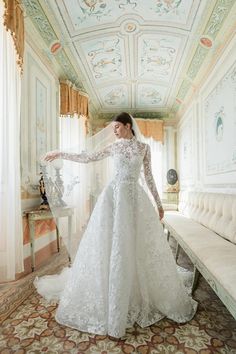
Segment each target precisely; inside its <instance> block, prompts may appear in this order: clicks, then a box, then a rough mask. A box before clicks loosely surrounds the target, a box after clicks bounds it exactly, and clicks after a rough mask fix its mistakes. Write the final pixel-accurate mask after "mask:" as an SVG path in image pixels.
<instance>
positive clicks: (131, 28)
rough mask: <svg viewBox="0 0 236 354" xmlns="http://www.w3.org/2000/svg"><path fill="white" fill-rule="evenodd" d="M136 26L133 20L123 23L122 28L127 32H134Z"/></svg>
mask: <svg viewBox="0 0 236 354" xmlns="http://www.w3.org/2000/svg"><path fill="white" fill-rule="evenodd" d="M136 28H137V26H136V24H135V23H133V22H128V23H126V24H125V26H124V30H125V31H126V32H127V33H130V32H134V31H135V30H136Z"/></svg>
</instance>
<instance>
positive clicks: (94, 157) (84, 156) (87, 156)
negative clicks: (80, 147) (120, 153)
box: [45, 145, 112, 163]
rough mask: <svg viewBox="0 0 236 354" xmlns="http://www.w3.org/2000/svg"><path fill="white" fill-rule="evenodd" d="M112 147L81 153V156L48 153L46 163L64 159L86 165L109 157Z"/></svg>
mask: <svg viewBox="0 0 236 354" xmlns="http://www.w3.org/2000/svg"><path fill="white" fill-rule="evenodd" d="M111 149H112V145H108V146H107V147H106V148H105V149H103V150H101V151H97V152H92V153H87V152H82V153H81V154H76V153H67V152H60V151H50V152H48V153H47V154H46V156H45V160H46V161H53V160H55V159H65V160H70V161H75V162H82V163H88V162H92V161H99V160H102V159H105V158H106V157H108V156H110V155H111Z"/></svg>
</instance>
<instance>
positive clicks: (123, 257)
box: [34, 113, 197, 338]
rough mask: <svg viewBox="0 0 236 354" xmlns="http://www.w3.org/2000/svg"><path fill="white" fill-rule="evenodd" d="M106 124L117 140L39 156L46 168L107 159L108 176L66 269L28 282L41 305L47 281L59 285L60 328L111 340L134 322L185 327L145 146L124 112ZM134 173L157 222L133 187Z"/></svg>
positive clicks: (188, 309) (189, 313) (190, 304)
mask: <svg viewBox="0 0 236 354" xmlns="http://www.w3.org/2000/svg"><path fill="white" fill-rule="evenodd" d="M111 124H112V125H113V131H114V134H115V136H116V138H117V139H116V141H115V142H114V143H112V144H110V145H108V146H107V147H105V148H104V149H102V150H101V151H99V152H93V153H81V154H69V153H63V152H62V153H61V152H49V153H47V154H46V157H45V160H47V161H53V160H54V159H58V158H63V159H67V160H72V161H76V162H79V163H88V162H92V161H98V160H101V159H105V158H107V157H109V156H111V157H112V158H113V160H114V173H113V178H112V180H111V181H110V183H109V184H108V185H107V186H106V187H105V188H104V189H103V191H102V193H101V194H100V196H99V198H98V200H97V203H96V205H95V207H94V210H93V212H92V215H91V217H90V220H89V222H88V225H87V228H86V230H85V232H84V235H83V238H82V241H81V243H80V245H79V248H78V250H77V254H76V257H75V259H74V262H73V265H72V267H71V268H68V269H67V271H65V272H64V273H62V274H61V275H55V276H51V277H50V276H45V277H42V278H40V279H36V280H35V282H34V283H35V286H36V288H37V290H38V292H39V293H40V294H41V295H42V296H44V297H46V298H48V299H49V298H52V297H53V296H51V294H50V291H51V290H53V289H51V288H52V284H53V283H52V282H53V280H54V281H55V280H56V282H60V284H63V286H62V288H63V289H62V291H61V293H60V295H59V299H58V300H59V305H58V308H57V312H56V321H57V322H59V323H60V324H63V325H66V326H69V327H72V328H75V329H78V330H80V331H84V332H90V333H95V334H100V335H104V334H109V335H110V336H112V337H117V338H119V337H122V336H123V335H124V334H125V331H126V328H128V327H131V326H132V325H133V324H134V323H135V322H136V323H138V324H139V325H140V326H141V327H146V326H150V325H152V324H154V323H155V322H157V321H160V320H161V319H162V318H164V317H168V318H169V319H172V320H173V321H176V322H178V323H184V322H187V321H189V320H191V319H192V317H193V316H194V314H195V312H196V309H197V302H196V301H195V300H193V299H192V298H191V297H190V296H189V295H188V293H187V289H186V288H185V286H184V283H183V280H182V278H181V276H180V274H179V272H178V271H177V267H176V264H175V261H174V258H173V255H172V252H171V249H170V247H169V244H168V242H167V240H166V238H165V236H164V233H163V227H162V224H161V221H160V219H162V218H163V216H164V211H163V208H162V204H161V200H160V198H159V195H158V191H157V189H156V185H155V182H154V179H153V176H152V170H151V154H150V147H149V145H147V144H145V143H143V142H141V141H139V140H138V139H137V136H136V135H138V128H137V124H136V122H135V121H134V119H133V118H132V117H131V116H130V115H129V114H128V113H121V114H119V115H117V116H116V117H115V118H114V120H113V122H112V123H111ZM142 166H143V170H144V176H145V181H146V184H147V186H148V188H149V190H150V192H151V194H152V196H153V198H154V200H155V203H156V205H157V209H158V213H159V217H158V215H157V213H156V210H155V208H154V206H153V204H152V202H151V201H150V199H149V197H148V195H147V193H146V192H145V191H144V189H143V187H142V186H141V185H140V183H139V177H140V173H141V168H142ZM52 277H53V279H52ZM50 286H51V288H50ZM50 289H51V290H50ZM50 296H51V297H50Z"/></svg>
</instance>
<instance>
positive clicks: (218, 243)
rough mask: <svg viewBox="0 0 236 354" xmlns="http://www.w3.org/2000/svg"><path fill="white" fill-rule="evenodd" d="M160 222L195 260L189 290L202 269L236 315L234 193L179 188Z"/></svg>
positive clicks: (235, 198)
mask: <svg viewBox="0 0 236 354" xmlns="http://www.w3.org/2000/svg"><path fill="white" fill-rule="evenodd" d="M163 223H164V227H165V228H166V229H167V230H168V236H167V237H169V235H171V236H173V237H174V238H175V239H176V241H177V249H176V260H177V257H178V251H179V246H180V247H181V248H182V249H183V250H184V251H185V252H186V253H187V255H188V256H189V258H190V259H191V261H192V262H193V264H194V279H193V284H192V291H193V290H194V288H195V286H196V284H197V279H198V276H199V273H201V274H202V276H203V277H204V278H205V279H206V280H207V282H208V283H209V284H210V285H211V287H212V288H213V290H214V291H215V292H216V294H217V295H218V296H219V298H220V299H221V301H222V302H223V303H224V304H225V306H226V307H227V308H228V310H229V311H230V312H231V314H232V315H233V316H234V318H235V319H236V194H235V195H232V194H231V195H230V194H217V193H198V192H185V191H184V192H180V195H179V206H178V211H167V212H166V213H165V217H164V220H163Z"/></svg>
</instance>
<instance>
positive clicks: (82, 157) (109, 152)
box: [61, 136, 162, 208]
mask: <svg viewBox="0 0 236 354" xmlns="http://www.w3.org/2000/svg"><path fill="white" fill-rule="evenodd" d="M61 157H62V158H64V159H67V160H73V161H77V162H82V163H88V162H92V161H98V160H102V159H104V158H107V157H112V158H113V159H114V173H113V182H114V181H115V182H116V184H117V183H124V182H132V183H133V182H138V179H139V177H140V174H141V168H142V165H143V172H144V177H145V180H146V183H147V186H148V188H149V190H150V191H151V193H152V195H153V198H154V199H155V202H156V204H157V206H158V208H160V207H161V206H162V204H161V200H160V197H159V194H158V191H157V188H156V184H155V181H154V178H153V175H152V167H151V151H150V146H149V145H147V144H144V143H142V142H141V141H139V140H137V139H136V137H135V136H133V137H132V138H131V139H125V138H120V139H117V140H116V142H115V143H113V144H111V145H108V146H107V147H106V148H105V149H103V150H101V151H98V152H94V153H86V152H83V153H81V154H68V153H61Z"/></svg>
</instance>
